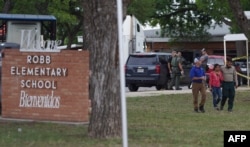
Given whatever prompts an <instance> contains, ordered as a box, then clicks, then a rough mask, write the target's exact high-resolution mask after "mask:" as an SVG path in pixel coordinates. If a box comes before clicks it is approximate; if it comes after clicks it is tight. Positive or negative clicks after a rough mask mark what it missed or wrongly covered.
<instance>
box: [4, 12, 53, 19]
mask: <svg viewBox="0 0 250 147" xmlns="http://www.w3.org/2000/svg"><path fill="white" fill-rule="evenodd" d="M0 20H22V21H56V17H55V16H53V15H31V14H4V13H0Z"/></svg>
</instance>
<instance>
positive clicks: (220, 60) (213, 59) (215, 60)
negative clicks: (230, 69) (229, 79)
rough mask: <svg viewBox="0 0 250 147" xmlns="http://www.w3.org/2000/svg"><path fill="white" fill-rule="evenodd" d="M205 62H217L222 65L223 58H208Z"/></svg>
mask: <svg viewBox="0 0 250 147" xmlns="http://www.w3.org/2000/svg"><path fill="white" fill-rule="evenodd" d="M207 64H213V65H214V64H219V65H224V59H222V58H208V60H207Z"/></svg>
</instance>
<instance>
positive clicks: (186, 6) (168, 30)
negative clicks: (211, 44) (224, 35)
mask: <svg viewBox="0 0 250 147" xmlns="http://www.w3.org/2000/svg"><path fill="white" fill-rule="evenodd" d="M150 6H151V7H150ZM128 13H129V14H133V15H135V16H136V17H137V18H138V19H139V21H140V22H142V23H145V22H149V23H150V24H151V25H153V26H154V25H156V24H159V25H160V27H161V30H162V36H168V37H171V38H172V39H174V40H185V41H188V40H192V41H193V40H202V41H204V40H207V39H208V37H209V34H208V33H207V31H206V30H207V29H208V28H209V26H210V24H211V17H210V16H209V15H208V14H206V13H204V12H203V11H202V10H199V9H198V8H197V5H196V3H194V2H192V1H190V0H168V1H167V0H146V2H145V3H144V0H134V1H133V2H132V3H131V5H130V7H129V9H128Z"/></svg>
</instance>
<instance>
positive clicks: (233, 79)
mask: <svg viewBox="0 0 250 147" xmlns="http://www.w3.org/2000/svg"><path fill="white" fill-rule="evenodd" d="M201 52H202V56H201V57H200V58H199V59H198V58H195V59H194V66H193V67H192V69H191V70H190V78H191V80H192V94H193V104H194V112H197V113H198V112H202V113H204V112H205V108H204V106H205V102H206V97H207V95H206V94H207V93H206V89H207V88H206V87H207V86H208V87H209V89H210V91H211V92H212V95H213V107H214V109H215V110H223V108H224V105H225V103H226V101H227V99H228V108H227V110H228V112H232V110H233V104H234V97H235V89H236V88H237V86H238V81H237V74H236V69H235V67H234V66H233V63H232V59H231V58H226V64H225V65H224V66H222V67H221V66H220V65H219V64H215V65H214V66H213V71H212V72H210V73H209V82H208V83H207V82H206V66H207V60H208V54H207V53H206V50H205V49H202V51H201ZM199 93H200V94H201V100H200V102H199V101H198V97H199Z"/></svg>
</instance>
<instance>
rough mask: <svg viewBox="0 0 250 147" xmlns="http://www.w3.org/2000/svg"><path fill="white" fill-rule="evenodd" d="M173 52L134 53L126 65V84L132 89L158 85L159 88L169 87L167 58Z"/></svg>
mask: <svg viewBox="0 0 250 147" xmlns="http://www.w3.org/2000/svg"><path fill="white" fill-rule="evenodd" d="M170 56H171V53H159V52H156V53H134V54H131V55H129V57H128V59H127V62H126V65H125V79H126V86H127V87H128V89H129V90H130V91H137V90H138V89H139V87H152V86H156V89H157V90H160V89H162V88H166V87H167V82H168V78H169V71H168V68H167V60H168V59H169V57H170Z"/></svg>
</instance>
